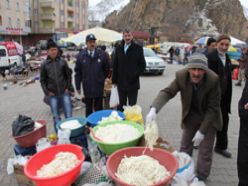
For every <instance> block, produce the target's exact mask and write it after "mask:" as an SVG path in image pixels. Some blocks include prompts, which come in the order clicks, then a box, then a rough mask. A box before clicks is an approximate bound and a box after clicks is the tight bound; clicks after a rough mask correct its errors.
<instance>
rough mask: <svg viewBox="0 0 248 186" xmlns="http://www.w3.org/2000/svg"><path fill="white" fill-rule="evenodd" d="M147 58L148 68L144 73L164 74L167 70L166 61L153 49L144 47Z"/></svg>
mask: <svg viewBox="0 0 248 186" xmlns="http://www.w3.org/2000/svg"><path fill="white" fill-rule="evenodd" d="M143 50H144V56H145V60H146V69H145V71H144V73H151V74H158V75H162V74H163V73H164V70H165V62H164V60H163V59H162V58H160V57H159V56H158V55H157V54H156V53H155V52H154V51H153V50H152V49H150V48H143Z"/></svg>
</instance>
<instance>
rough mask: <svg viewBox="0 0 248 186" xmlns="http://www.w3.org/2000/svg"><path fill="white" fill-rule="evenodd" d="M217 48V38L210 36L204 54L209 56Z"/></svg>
mask: <svg viewBox="0 0 248 186" xmlns="http://www.w3.org/2000/svg"><path fill="white" fill-rule="evenodd" d="M215 48H216V39H214V38H212V37H210V38H208V40H207V46H206V48H205V49H204V50H203V52H202V53H203V54H204V55H205V56H207V55H208V54H209V53H211V52H212V51H213V50H214V49H215Z"/></svg>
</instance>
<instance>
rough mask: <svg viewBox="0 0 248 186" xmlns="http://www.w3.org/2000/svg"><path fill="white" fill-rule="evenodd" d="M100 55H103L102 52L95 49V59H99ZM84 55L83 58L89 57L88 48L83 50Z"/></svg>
mask: <svg viewBox="0 0 248 186" xmlns="http://www.w3.org/2000/svg"><path fill="white" fill-rule="evenodd" d="M100 53H101V51H100V50H99V49H97V48H95V51H94V58H96V57H99V56H100ZM82 54H83V56H88V57H89V53H88V49H87V48H85V49H83V50H82Z"/></svg>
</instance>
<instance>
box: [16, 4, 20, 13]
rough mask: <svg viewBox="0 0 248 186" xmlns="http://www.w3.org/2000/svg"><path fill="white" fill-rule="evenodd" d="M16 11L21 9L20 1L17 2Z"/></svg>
mask: <svg viewBox="0 0 248 186" xmlns="http://www.w3.org/2000/svg"><path fill="white" fill-rule="evenodd" d="M16 11H17V12H19V11H20V4H19V2H17V3H16Z"/></svg>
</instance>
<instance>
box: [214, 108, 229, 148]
mask: <svg viewBox="0 0 248 186" xmlns="http://www.w3.org/2000/svg"><path fill="white" fill-rule="evenodd" d="M226 108H227V106H226V105H225V104H222V106H221V113H222V120H223V128H222V130H221V131H218V132H217V135H216V144H215V148H216V149H220V150H226V149H227V144H228V136H227V131H228V123H229V113H228V110H227V109H226Z"/></svg>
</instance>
